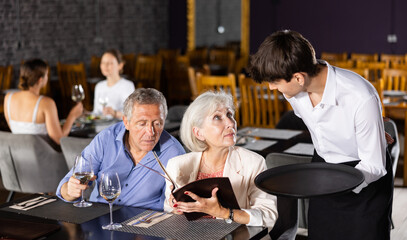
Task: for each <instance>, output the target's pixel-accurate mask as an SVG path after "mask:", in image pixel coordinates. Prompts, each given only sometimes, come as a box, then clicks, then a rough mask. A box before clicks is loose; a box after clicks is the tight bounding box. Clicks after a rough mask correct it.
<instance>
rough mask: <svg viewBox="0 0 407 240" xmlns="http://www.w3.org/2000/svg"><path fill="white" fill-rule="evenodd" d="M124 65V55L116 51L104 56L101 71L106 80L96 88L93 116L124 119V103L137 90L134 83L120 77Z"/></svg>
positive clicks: (108, 52) (110, 51)
mask: <svg viewBox="0 0 407 240" xmlns="http://www.w3.org/2000/svg"><path fill="white" fill-rule="evenodd" d="M124 64H125V63H124V62H123V58H122V54H121V53H120V52H119V51H118V50H116V49H112V50H109V51H106V52H105V53H104V54H103V56H102V59H101V61H100V70H101V71H102V74H103V76H105V77H106V80H103V81H100V82H98V83H97V84H96V86H95V98H94V104H93V114H95V115H102V114H103V115H110V116H113V117H114V118H118V119H121V118H122V117H123V103H124V101H125V100H126V98H127V97H128V96H129V95H130V94H131V93H132V92H134V90H135V88H134V83H133V82H132V81H129V80H126V79H124V78H122V77H120V72H121V71H122V70H123V66H124Z"/></svg>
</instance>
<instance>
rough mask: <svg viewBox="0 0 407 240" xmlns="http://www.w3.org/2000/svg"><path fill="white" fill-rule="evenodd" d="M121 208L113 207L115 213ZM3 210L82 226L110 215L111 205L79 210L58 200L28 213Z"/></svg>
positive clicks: (97, 205) (97, 204) (9, 209)
mask: <svg viewBox="0 0 407 240" xmlns="http://www.w3.org/2000/svg"><path fill="white" fill-rule="evenodd" d="M50 198H57V197H50ZM120 208H121V206H113V211H115V210H117V209H120ZM1 210H3V211H10V212H16V213H19V214H25V215H30V216H35V217H40V218H45V219H52V220H57V221H64V222H70V223H76V224H82V223H84V222H87V221H90V220H92V219H94V218H97V217H99V216H102V215H105V214H108V213H109V205H108V204H102V203H93V205H92V206H91V207H86V208H78V207H74V206H73V203H67V202H64V201H62V200H60V199H58V198H57V201H54V202H51V203H49V204H46V205H42V206H39V207H36V208H33V209H30V210H27V211H23V210H16V209H13V208H10V207H8V206H7V207H4V208H1Z"/></svg>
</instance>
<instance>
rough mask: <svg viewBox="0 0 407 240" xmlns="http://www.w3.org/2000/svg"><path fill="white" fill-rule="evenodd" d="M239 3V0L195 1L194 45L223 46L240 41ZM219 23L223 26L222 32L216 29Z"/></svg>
mask: <svg viewBox="0 0 407 240" xmlns="http://www.w3.org/2000/svg"><path fill="white" fill-rule="evenodd" d="M240 4H241V0H200V1H195V9H196V15H195V17H196V19H195V21H196V27H195V28H196V31H195V34H196V36H195V44H196V46H197V47H199V46H208V47H211V46H225V44H226V43H227V42H233V41H240V23H241V20H240V19H241V18H240V15H241V10H240ZM218 11H219V12H218ZM218 16H219V19H218ZM219 23H220V24H221V25H222V26H223V27H224V28H225V32H224V33H223V34H219V33H218V32H217V31H216V30H217V27H218V24H219Z"/></svg>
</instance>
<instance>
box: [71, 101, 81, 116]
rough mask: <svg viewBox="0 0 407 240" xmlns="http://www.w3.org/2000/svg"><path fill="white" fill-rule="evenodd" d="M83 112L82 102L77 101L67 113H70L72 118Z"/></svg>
mask: <svg viewBox="0 0 407 240" xmlns="http://www.w3.org/2000/svg"><path fill="white" fill-rule="evenodd" d="M82 113H83V104H82V102H78V103H77V104H76V105H75V106H74V107H73V108H72V109H71V111H70V113H69V115H72V116H73V117H74V119H77V118H78V117H80V116H81V115H82Z"/></svg>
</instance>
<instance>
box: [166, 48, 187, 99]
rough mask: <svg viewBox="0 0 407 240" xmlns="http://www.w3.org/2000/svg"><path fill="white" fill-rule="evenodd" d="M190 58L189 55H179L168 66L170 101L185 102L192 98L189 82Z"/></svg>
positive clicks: (167, 80) (168, 93)
mask: <svg viewBox="0 0 407 240" xmlns="http://www.w3.org/2000/svg"><path fill="white" fill-rule="evenodd" d="M188 69H189V59H188V57H187V56H177V57H176V58H175V60H174V62H173V63H171V67H169V68H167V70H166V71H167V79H166V82H167V95H168V100H169V102H171V103H173V104H174V102H175V103H176V104H180V103H182V104H184V103H187V102H189V101H190V100H191V95H192V93H191V86H190V82H189V72H188V71H189V70H188Z"/></svg>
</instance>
